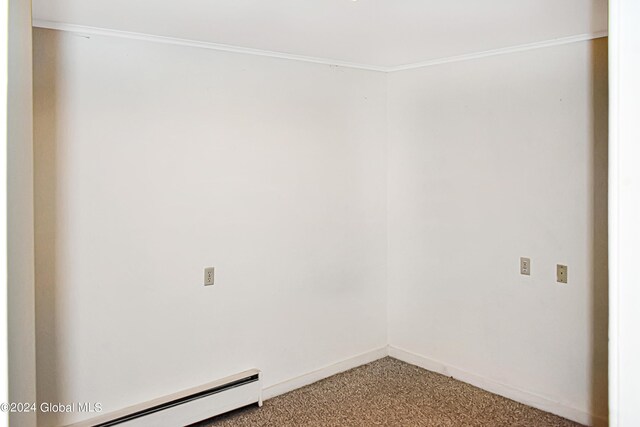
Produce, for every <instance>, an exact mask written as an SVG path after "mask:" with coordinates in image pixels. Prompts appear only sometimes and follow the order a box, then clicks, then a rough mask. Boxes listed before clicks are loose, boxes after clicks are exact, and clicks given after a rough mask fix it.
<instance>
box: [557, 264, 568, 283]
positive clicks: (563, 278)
mask: <svg viewBox="0 0 640 427" xmlns="http://www.w3.org/2000/svg"><path fill="white" fill-rule="evenodd" d="M556 276H557V281H558V283H567V281H568V278H569V272H568V270H567V266H566V265H562V264H558V265H557V266H556Z"/></svg>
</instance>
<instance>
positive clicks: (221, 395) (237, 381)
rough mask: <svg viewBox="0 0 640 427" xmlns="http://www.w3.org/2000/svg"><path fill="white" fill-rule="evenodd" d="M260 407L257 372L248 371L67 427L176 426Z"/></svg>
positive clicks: (260, 386) (260, 384) (260, 389)
mask: <svg viewBox="0 0 640 427" xmlns="http://www.w3.org/2000/svg"><path fill="white" fill-rule="evenodd" d="M252 404H258V406H262V378H261V374H260V371H259V370H257V369H251V370H249V371H245V372H242V373H239V374H237V375H232V376H230V377H227V378H223V379H221V380H218V381H214V382H211V383H208V384H204V385H202V386H199V387H194V388H191V389H188V390H183V391H181V392H179V393H175V394H172V395H169V396H165V397H161V398H159V399H154V400H152V401H150V402H147V403H143V404H140V405H135V406H131V407H129V408H125V409H122V410H120V411H116V412H111V413H108V414H105V415H101V416H99V417H96V418H93V419H90V420H87V421H82V422H79V423H76V424H72V425H70V426H68V427H110V426H117V427H178V426H187V425H189V424H193V423H196V422H198V421H203V420H206V419H208V418H211V417H215V416H216V415H220V414H224V413H225V412H229V411H232V410H234V409H238V408H242V407H244V406H248V405H252Z"/></svg>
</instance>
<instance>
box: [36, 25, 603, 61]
mask: <svg viewBox="0 0 640 427" xmlns="http://www.w3.org/2000/svg"><path fill="white" fill-rule="evenodd" d="M33 26H34V27H37V28H45V29H49V30H57V31H65V32H69V33H77V34H82V35H95V36H105V37H118V38H124V39H131V40H141V41H148V42H154V43H163V44H170V45H175V46H187V47H195V48H200V49H210V50H218V51H223V52H233V53H242V54H248V55H257V56H266V57H271V58H279V59H288V60H293V61H302V62H311V63H314V64H324V65H332V66H338V67H346V68H356V69H360V70H368V71H378V72H384V73H392V72H396V71H405V70H413V69H416V68H423V67H431V66H434V65H441V64H447V63H450V62H459V61H467V60H471V59H478V58H484V57H487V56H495V55H504V54H508V53H516V52H523V51H527V50H533V49H540V48H543V47H550V46H558V45H563V44H569V43H575V42H581V41H587V40H593V39H598V38H602V37H607V35H608V34H607V31H601V32H597V33H590V34H579V35H576V36H568V37H561V38H557V39H551V40H543V41H539V42H535V43H527V44H521V45H517V46H510V47H504V48H500V49H492V50H486V51H482V52H475V53H468V54H464V55H456V56H449V57H445V58H437V59H430V60H428V61H422V62H415V63H411V64H405V65H398V66H391V67H386V66H380V65H368V64H358V63H354V62H348V61H340V60H336V59H331V58H316V57H312V56H304V55H294V54H289V53H282V52H274V51H269V50H261V49H252V48H248V47H240V46H233V45H226V44H219V43H210V42H203V41H198V40H189V39H181V38H175V37H166V36H156V35H152V34H144V33H135V32H129V31H120V30H110V29H106V28H97V27H89V26H84V25H76V24H67V23H64V22H54V21H46V20H40V19H34V20H33Z"/></svg>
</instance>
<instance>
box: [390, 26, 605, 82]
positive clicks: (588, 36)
mask: <svg viewBox="0 0 640 427" xmlns="http://www.w3.org/2000/svg"><path fill="white" fill-rule="evenodd" d="M602 37H607V31H600V32H598V33H593V34H579V35H577V36H569V37H561V38H558V39H550V40H543V41H540V42H535V43H527V44H521V45H517V46H510V47H503V48H500V49H491V50H485V51H483V52H476V53H468V54H465V55H457V56H449V57H446V58H439V59H432V60H429V61H423V62H416V63H413V64H406V65H399V66H397V67H388V68H387V69H386V70H385V71H387V72H394V71H404V70H412V69H414V68H422V67H430V66H432V65H440V64H446V63H449V62H458V61H467V60H469V59H477V58H484V57H487V56H495V55H504V54H506V53H514V52H523V51H527V50H532V49H540V48H543V47H550V46H558V45H563V44H569V43H575V42H582V41H586V40H593V39H599V38H602Z"/></svg>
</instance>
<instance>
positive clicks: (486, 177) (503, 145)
mask: <svg viewBox="0 0 640 427" xmlns="http://www.w3.org/2000/svg"><path fill="white" fill-rule="evenodd" d="M388 99H389V130H388V133H389V184H388V193H389V212H388V218H389V236H388V239H389V267H388V268H389V270H388V274H389V291H388V292H389V342H390V345H391V346H394V347H398V348H400V349H404V350H406V351H409V352H412V353H415V354H417V355H419V356H421V357H423V358H425V359H429V360H433V361H438V362H441V363H444V364H446V365H448V366H451V367H455V368H457V369H458V370H461V371H465V372H468V373H470V374H473V375H475V376H476V377H482V378H485V379H486V380H487V381H488V382H492V383H499V384H504V385H506V386H508V387H511V388H513V389H519V390H525V391H526V392H528V393H529V394H533V395H538V396H540V397H542V398H544V399H546V400H547V401H550V402H555V403H557V404H558V407H564V408H567V410H566V412H567V413H577V414H579V415H580V418H581V419H582V420H583V421H584V422H591V419H590V415H589V414H594V415H596V416H600V417H606V415H607V351H606V347H607V326H606V325H607V41H606V39H600V40H597V41H594V42H580V43H574V44H569V45H563V46H557V47H551V48H544V49H537V50H531V51H526V52H520V53H514V54H510V55H502V56H494V57H487V58H482V59H477V60H471V61H464V62H457V63H449V64H443V65H440V66H434V67H429V68H423V69H417V70H413V71H405V72H398V73H393V74H391V75H390V76H389V93H388ZM521 256H524V257H530V258H531V263H532V264H531V270H532V272H531V276H521V275H520V274H519V257H521ZM558 263H561V264H566V265H568V267H569V283H568V284H567V285H561V284H558V283H556V277H555V268H556V264H558ZM594 421H598V420H594Z"/></svg>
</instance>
